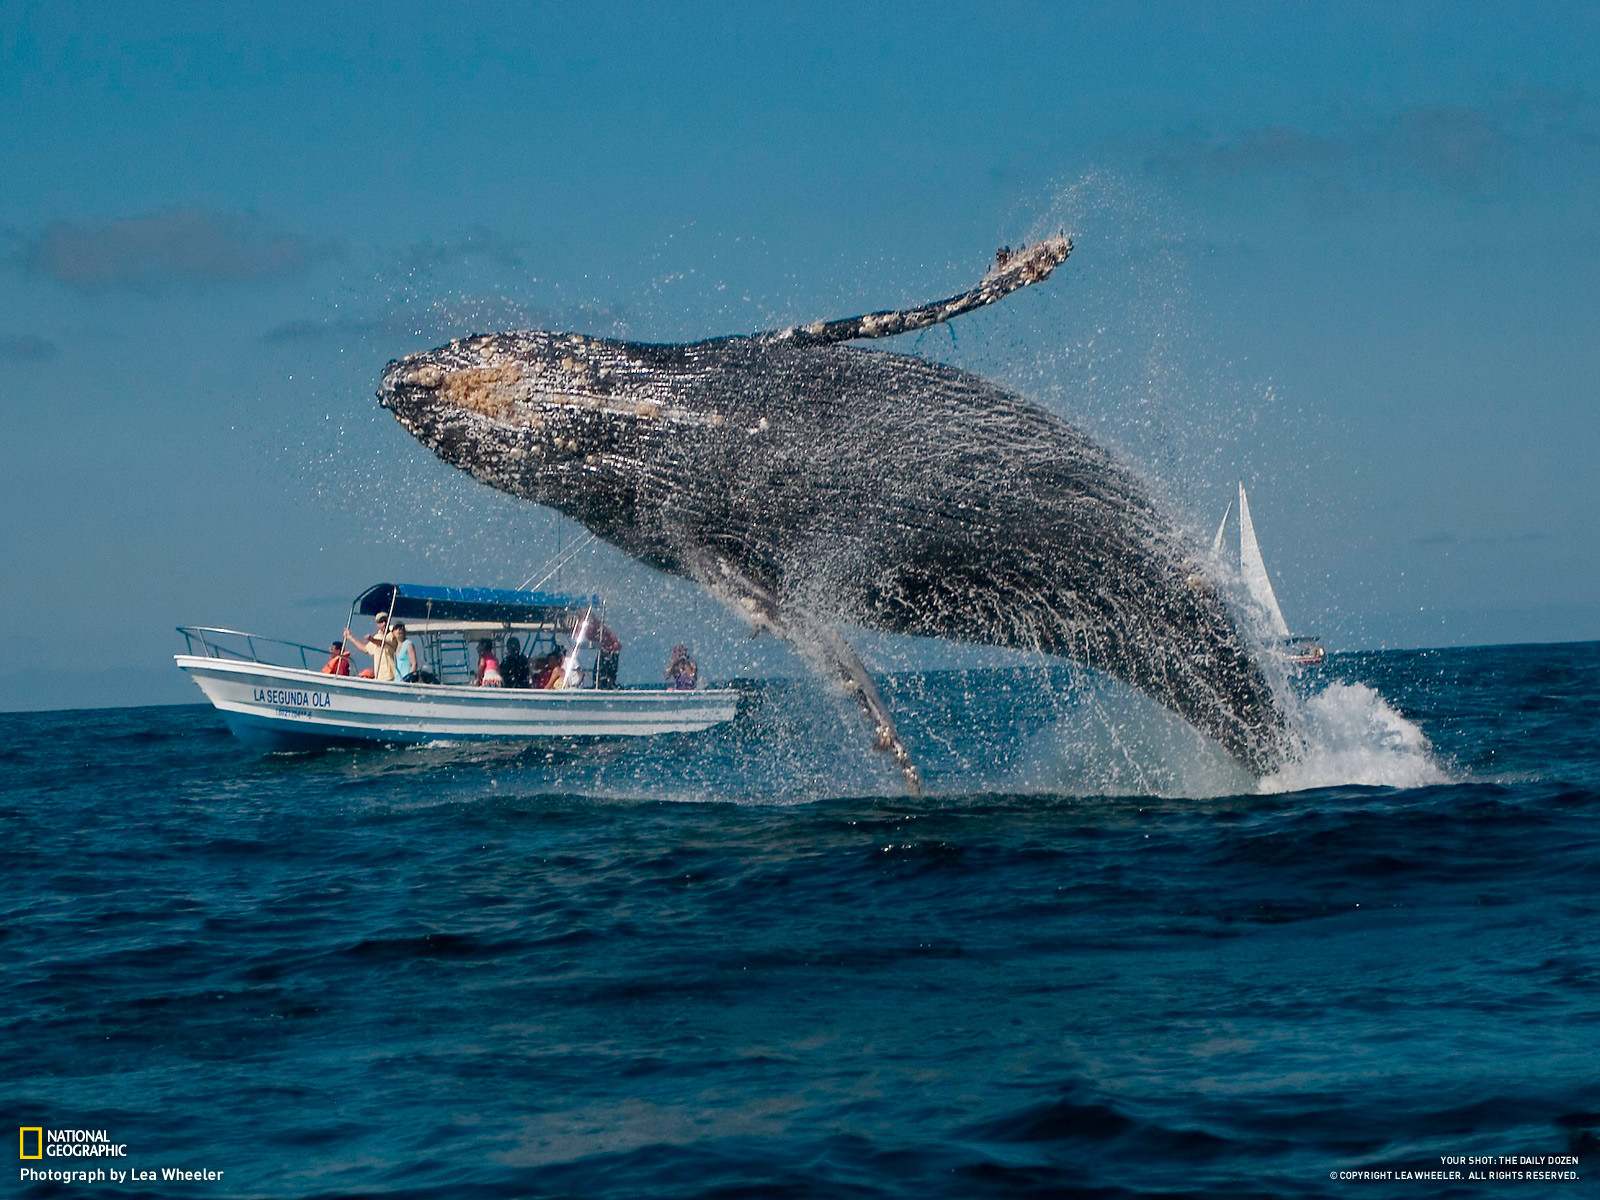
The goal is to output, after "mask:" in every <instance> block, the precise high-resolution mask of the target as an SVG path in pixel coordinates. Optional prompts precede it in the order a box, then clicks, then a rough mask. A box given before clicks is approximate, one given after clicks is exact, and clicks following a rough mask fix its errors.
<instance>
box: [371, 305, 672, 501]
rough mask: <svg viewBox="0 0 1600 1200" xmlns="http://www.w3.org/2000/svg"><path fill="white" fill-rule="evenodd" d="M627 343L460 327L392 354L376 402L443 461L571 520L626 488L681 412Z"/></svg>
mask: <svg viewBox="0 0 1600 1200" xmlns="http://www.w3.org/2000/svg"><path fill="white" fill-rule="evenodd" d="M630 349H631V347H629V346H628V345H627V344H626V343H621V342H614V341H607V340H604V339H600V338H591V337H585V336H583V335H581V334H570V333H545V332H540V331H522V332H513V333H499V334H494V335H489V336H481V337H468V338H461V339H458V340H457V341H454V342H451V343H450V344H449V345H447V346H441V347H440V348H439V349H437V350H429V351H425V352H423V353H419V354H410V355H407V356H406V357H404V358H401V359H396V360H395V361H393V362H391V363H390V364H389V365H388V366H387V367H386V368H385V369H384V372H383V380H382V382H381V384H380V386H379V389H378V402H379V403H380V404H382V405H383V407H385V408H387V409H389V411H391V412H392V413H394V415H395V417H396V418H397V419H398V420H399V422H400V424H401V425H402V426H404V427H405V429H406V431H407V432H409V433H410V434H411V435H412V436H413V437H415V438H416V439H417V440H418V441H420V442H421V443H422V444H423V445H425V446H427V447H429V448H430V449H431V450H433V451H434V453H435V454H437V455H438V456H439V457H440V458H442V459H444V460H445V461H446V462H448V463H450V464H452V465H453V466H457V467H460V468H461V469H462V470H464V471H467V472H469V473H470V474H472V475H473V476H475V477H476V478H477V479H479V480H480V481H482V482H484V483H486V484H489V485H490V486H491V487H495V488H498V489H500V490H501V491H505V492H510V493H511V494H513V495H517V496H522V497H525V498H527V499H530V500H534V501H536V502H538V503H541V504H547V505H550V506H552V507H555V508H559V509H561V510H563V511H565V512H568V513H569V514H571V515H574V516H578V517H580V519H582V518H584V517H586V516H589V515H594V514H593V513H592V512H591V511H590V510H591V509H592V507H593V505H595V504H602V505H605V504H610V505H613V506H614V505H615V503H616V502H618V501H621V500H624V499H626V497H625V496H622V495H619V491H626V490H628V489H629V488H630V486H631V483H632V481H633V480H634V479H635V478H636V477H637V474H638V471H637V467H638V464H639V462H640V460H641V458H643V457H648V456H649V454H650V452H651V448H652V446H654V445H656V444H657V443H659V442H660V440H661V439H662V435H663V427H664V426H665V425H666V424H668V423H669V421H671V420H672V418H674V417H678V416H681V415H682V414H681V413H680V412H679V409H680V408H681V404H679V403H678V401H677V400H676V399H675V397H674V395H673V393H672V391H671V389H670V387H668V386H664V384H663V380H662V376H661V373H660V371H659V370H653V371H650V372H644V371H639V370H635V369H633V368H635V367H637V365H638V364H637V363H636V362H635V361H634V358H633V357H632V356H631V355H630V353H629V351H630Z"/></svg>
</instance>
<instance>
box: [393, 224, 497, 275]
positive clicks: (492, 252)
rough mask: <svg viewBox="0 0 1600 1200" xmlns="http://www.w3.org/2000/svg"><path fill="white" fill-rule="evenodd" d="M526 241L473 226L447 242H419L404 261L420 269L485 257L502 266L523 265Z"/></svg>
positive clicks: (406, 253)
mask: <svg viewBox="0 0 1600 1200" xmlns="http://www.w3.org/2000/svg"><path fill="white" fill-rule="evenodd" d="M522 250H523V243H522V242H516V241H512V240H510V239H508V238H503V237H501V236H500V235H499V234H497V233H494V232H493V231H491V230H488V229H482V228H476V229H470V230H468V231H467V232H466V233H464V234H463V235H462V236H460V237H458V238H453V239H451V240H449V241H444V242H432V241H428V242H417V243H415V244H414V245H412V246H409V247H407V248H406V252H405V262H406V265H407V266H409V267H413V268H416V269H417V270H423V271H431V270H433V269H434V268H435V267H439V266H442V265H444V264H446V263H452V262H461V261H463V260H465V259H469V258H483V259H487V260H489V261H490V262H492V263H495V264H496V265H498V266H502V267H520V266H521V265H522Z"/></svg>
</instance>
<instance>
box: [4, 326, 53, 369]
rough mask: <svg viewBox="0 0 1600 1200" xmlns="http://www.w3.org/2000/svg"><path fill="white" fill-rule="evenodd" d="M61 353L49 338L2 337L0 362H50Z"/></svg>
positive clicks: (30, 335)
mask: <svg viewBox="0 0 1600 1200" xmlns="http://www.w3.org/2000/svg"><path fill="white" fill-rule="evenodd" d="M60 353H61V347H59V346H57V345H56V344H55V343H54V342H52V341H51V340H50V339H49V338H42V337H37V336H35V335H34V334H31V333H24V334H20V335H17V336H11V337H6V336H0V362H18V363H24V362H49V361H50V360H51V359H52V358H55V357H57V356H58V355H59V354H60Z"/></svg>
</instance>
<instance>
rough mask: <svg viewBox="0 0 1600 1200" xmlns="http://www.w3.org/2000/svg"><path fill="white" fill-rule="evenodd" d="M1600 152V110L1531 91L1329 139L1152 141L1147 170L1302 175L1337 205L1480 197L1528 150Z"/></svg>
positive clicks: (1395, 116) (1400, 114)
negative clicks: (1373, 189)
mask: <svg viewBox="0 0 1600 1200" xmlns="http://www.w3.org/2000/svg"><path fill="white" fill-rule="evenodd" d="M1597 145H1600V139H1597V137H1596V134H1595V121H1594V116H1593V113H1592V110H1591V108H1590V107H1589V106H1588V105H1587V104H1586V103H1585V102H1584V101H1583V100H1582V99H1581V98H1579V97H1577V96H1575V95H1569V94H1562V93H1553V92H1548V91H1539V90H1534V89H1525V90H1523V91H1519V92H1514V93H1510V94H1508V95H1506V96H1503V97H1501V98H1499V99H1497V100H1494V101H1491V102H1489V103H1487V104H1483V105H1477V106H1472V105H1453V104H1430V105H1416V106H1413V107H1410V108H1404V109H1398V110H1396V111H1393V112H1390V113H1386V114H1377V115H1371V116H1367V117H1363V118H1360V119H1357V120H1353V121H1348V122H1345V123H1344V124H1342V125H1339V126H1336V127H1334V128H1332V129H1329V130H1325V131H1321V132H1313V131H1310V130H1306V129H1296V128H1293V127H1291V126H1287V125H1266V126H1261V127H1259V128H1254V129H1243V130H1238V131H1233V132H1216V131H1211V130H1204V129H1196V128H1190V129H1184V130H1179V131H1175V132H1168V133H1164V134H1161V135H1159V136H1156V137H1153V138H1148V139H1146V140H1145V142H1144V145H1143V150H1144V160H1145V166H1146V167H1147V168H1148V169H1150V170H1151V171H1154V172H1155V173H1157V174H1159V175H1166V176H1169V177H1186V178H1196V177H1211V178H1215V179H1219V180H1227V179H1240V178H1245V177H1259V176H1265V175H1280V176H1285V177H1298V178H1302V179H1305V180H1307V181H1310V182H1311V183H1313V184H1314V185H1315V186H1316V187H1317V188H1318V189H1319V190H1320V191H1322V192H1325V193H1326V194H1328V195H1330V196H1336V197H1337V196H1348V195H1351V194H1353V193H1354V192H1356V191H1357V190H1364V189H1365V188H1367V187H1370V186H1372V185H1373V184H1374V183H1383V182H1390V183H1392V182H1395V181H1398V180H1405V179H1409V180H1420V181H1422V182H1424V183H1427V184H1430V185H1432V186H1436V187H1442V188H1445V189H1448V190H1451V191H1455V192H1460V193H1470V192H1475V191H1477V190H1479V189H1481V188H1483V187H1484V186H1486V185H1488V184H1489V183H1491V182H1494V181H1496V180H1498V179H1500V178H1502V177H1503V176H1504V175H1505V174H1506V173H1507V172H1508V170H1509V169H1510V168H1511V166H1512V163H1513V160H1514V158H1515V156H1516V155H1517V153H1518V152H1519V151H1526V150H1529V149H1541V148H1542V149H1550V148H1554V147H1563V148H1565V149H1568V150H1577V151H1579V152H1581V153H1586V154H1593V153H1594V151H1595V149H1596V147H1597Z"/></svg>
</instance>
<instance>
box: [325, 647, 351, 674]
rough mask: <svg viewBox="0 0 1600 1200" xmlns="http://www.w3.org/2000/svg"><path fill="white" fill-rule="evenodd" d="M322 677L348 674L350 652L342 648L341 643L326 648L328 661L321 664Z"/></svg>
mask: <svg viewBox="0 0 1600 1200" xmlns="http://www.w3.org/2000/svg"><path fill="white" fill-rule="evenodd" d="M322 673H323V674H324V675H348V674H350V651H348V650H346V649H345V648H344V643H343V642H335V643H333V645H331V646H329V647H328V661H327V662H325V663H323V664H322Z"/></svg>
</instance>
